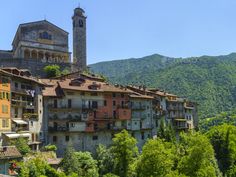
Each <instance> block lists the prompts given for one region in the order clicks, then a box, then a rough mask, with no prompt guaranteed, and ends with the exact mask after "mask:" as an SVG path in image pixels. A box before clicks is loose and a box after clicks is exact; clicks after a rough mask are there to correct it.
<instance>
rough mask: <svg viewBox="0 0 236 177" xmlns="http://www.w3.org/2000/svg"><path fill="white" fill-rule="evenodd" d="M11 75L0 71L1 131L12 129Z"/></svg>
mask: <svg viewBox="0 0 236 177" xmlns="http://www.w3.org/2000/svg"><path fill="white" fill-rule="evenodd" d="M10 83H11V82H10V77H9V76H8V74H6V73H4V72H0V133H2V132H9V131H11V111H10V108H11V85H10Z"/></svg>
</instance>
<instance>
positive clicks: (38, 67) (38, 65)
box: [0, 58, 72, 77]
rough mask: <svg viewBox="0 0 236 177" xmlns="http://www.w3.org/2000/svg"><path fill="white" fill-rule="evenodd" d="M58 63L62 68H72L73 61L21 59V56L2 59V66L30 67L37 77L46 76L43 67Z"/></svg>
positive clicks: (0, 61)
mask: <svg viewBox="0 0 236 177" xmlns="http://www.w3.org/2000/svg"><path fill="white" fill-rule="evenodd" d="M52 64H57V65H59V66H60V67H61V70H63V69H65V68H68V69H71V66H72V64H71V63H49V62H42V61H40V60H34V59H20V58H11V59H0V68H2V67H16V68H18V69H28V70H30V72H31V73H32V75H33V76H36V77H45V73H44V72H43V68H44V67H45V66H47V65H52Z"/></svg>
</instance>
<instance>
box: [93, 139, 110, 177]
mask: <svg viewBox="0 0 236 177" xmlns="http://www.w3.org/2000/svg"><path fill="white" fill-rule="evenodd" d="M96 160H97V162H98V169H99V174H100V175H105V174H107V173H110V172H113V170H114V158H113V154H112V152H111V149H110V148H107V147H106V146H104V145H102V144H99V145H98V147H97V149H96Z"/></svg>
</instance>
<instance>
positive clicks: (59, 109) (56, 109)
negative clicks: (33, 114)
mask: <svg viewBox="0 0 236 177" xmlns="http://www.w3.org/2000/svg"><path fill="white" fill-rule="evenodd" d="M48 109H49V111H53V112H76V111H78V110H79V109H80V108H75V107H68V106H58V107H54V106H53V105H48Z"/></svg>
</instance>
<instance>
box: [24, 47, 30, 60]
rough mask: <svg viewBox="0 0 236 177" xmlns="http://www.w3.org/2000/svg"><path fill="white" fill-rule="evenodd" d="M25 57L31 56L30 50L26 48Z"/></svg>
mask: <svg viewBox="0 0 236 177" xmlns="http://www.w3.org/2000/svg"><path fill="white" fill-rule="evenodd" d="M24 58H27V59H29V58H30V51H29V50H28V49H25V51H24Z"/></svg>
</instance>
